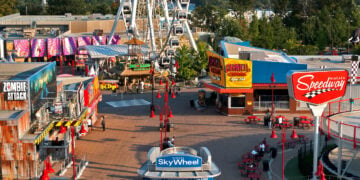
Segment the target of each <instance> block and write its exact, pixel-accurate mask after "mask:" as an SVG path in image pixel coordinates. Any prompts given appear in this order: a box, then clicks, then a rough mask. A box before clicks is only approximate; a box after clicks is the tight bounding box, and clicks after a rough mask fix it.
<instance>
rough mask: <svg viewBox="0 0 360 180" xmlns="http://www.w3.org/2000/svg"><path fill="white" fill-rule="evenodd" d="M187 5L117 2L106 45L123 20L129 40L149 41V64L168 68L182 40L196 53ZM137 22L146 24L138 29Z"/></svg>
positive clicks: (179, 1)
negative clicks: (186, 40) (184, 39)
mask: <svg viewBox="0 0 360 180" xmlns="http://www.w3.org/2000/svg"><path fill="white" fill-rule="evenodd" d="M189 4H190V0H132V1H131V0H119V8H118V11H117V14H116V17H115V20H114V24H113V27H112V30H111V32H110V40H109V42H111V38H112V37H113V35H114V32H115V29H116V26H117V23H118V21H119V19H120V18H122V20H123V22H124V26H125V28H126V34H127V36H128V37H129V39H130V38H132V37H136V38H138V39H141V40H143V41H145V42H148V41H150V52H151V54H152V55H151V60H154V61H155V62H156V63H159V64H160V65H161V66H162V67H165V68H169V67H170V66H171V65H174V64H175V59H174V56H175V52H176V49H177V48H178V47H179V46H180V40H181V39H183V37H186V38H188V40H189V42H190V44H191V46H192V48H193V49H194V50H195V51H197V47H196V43H195V41H194V38H193V36H192V32H191V29H190V27H189V23H188V17H187V16H188V12H189ZM169 7H170V8H169ZM138 18H142V19H144V18H147V22H144V24H142V26H141V27H137V23H136V20H137V19H138ZM154 20H155V21H156V23H155V25H156V26H154ZM155 30H157V32H155ZM141 32H142V33H141ZM185 34H187V36H185Z"/></svg>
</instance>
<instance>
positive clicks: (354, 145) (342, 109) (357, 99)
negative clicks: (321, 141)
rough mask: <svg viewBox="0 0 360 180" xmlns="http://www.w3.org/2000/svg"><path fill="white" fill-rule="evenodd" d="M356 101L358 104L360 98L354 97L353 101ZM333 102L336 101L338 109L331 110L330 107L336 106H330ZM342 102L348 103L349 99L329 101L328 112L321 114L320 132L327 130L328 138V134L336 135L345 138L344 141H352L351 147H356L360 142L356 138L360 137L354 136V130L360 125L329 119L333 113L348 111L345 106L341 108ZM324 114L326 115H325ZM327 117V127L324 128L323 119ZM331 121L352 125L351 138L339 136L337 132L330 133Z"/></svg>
mask: <svg viewBox="0 0 360 180" xmlns="http://www.w3.org/2000/svg"><path fill="white" fill-rule="evenodd" d="M356 101H358V104H360V98H355V99H354V102H356ZM334 103H338V106H337V107H338V109H337V110H336V109H335V110H331V107H336V105H335V106H331V105H332V104H334ZM343 103H348V104H350V102H349V99H346V100H339V101H334V102H330V103H329V104H328V105H329V110H328V111H329V112H328V113H327V114H326V113H323V116H322V119H321V126H320V129H321V131H322V132H325V131H326V132H327V136H328V138H330V136H334V137H337V138H341V139H342V140H345V141H349V142H352V143H353V148H356V146H357V143H360V140H356V138H358V139H360V137H356V131H357V129H358V128H360V126H357V125H353V124H347V123H341V122H338V121H336V120H333V119H331V118H330V117H331V116H332V115H334V114H339V113H345V112H349V110H347V109H346V108H341V105H342V104H343ZM353 111H360V109H357V110H353ZM325 114H326V115H325ZM325 119H327V120H328V121H327V125H328V126H327V129H326V130H324V127H323V122H324V120H325ZM331 122H333V123H337V124H339V125H342V126H347V127H353V128H354V134H353V137H352V138H347V137H340V136H339V134H338V133H332V132H331V131H330V129H331V128H330V126H331Z"/></svg>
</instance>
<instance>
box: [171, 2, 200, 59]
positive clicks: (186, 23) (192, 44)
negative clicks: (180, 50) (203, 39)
mask: <svg viewBox="0 0 360 180" xmlns="http://www.w3.org/2000/svg"><path fill="white" fill-rule="evenodd" d="M176 5H177V8H178V9H179V10H182V7H181V4H180V1H179V0H176ZM184 24H185V28H186V31H187V33H188V34H189V39H190V43H191V46H192V47H193V48H194V50H195V51H196V52H198V49H197V46H196V43H195V41H194V37H193V35H192V33H191V29H190V26H189V23H188V21H187V20H186V21H184Z"/></svg>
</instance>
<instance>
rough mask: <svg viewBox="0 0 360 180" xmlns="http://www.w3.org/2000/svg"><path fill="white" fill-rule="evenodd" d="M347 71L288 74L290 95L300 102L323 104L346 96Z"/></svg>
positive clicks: (291, 72) (312, 71)
mask: <svg viewBox="0 0 360 180" xmlns="http://www.w3.org/2000/svg"><path fill="white" fill-rule="evenodd" d="M348 76H349V73H348V71H347V70H329V71H315V70H308V71H290V72H289V73H288V74H287V83H288V87H289V95H290V97H292V98H294V99H295V100H298V101H303V102H306V103H310V104H323V103H327V102H329V101H332V100H334V99H337V98H340V97H342V96H344V94H345V91H346V84H347V80H348Z"/></svg>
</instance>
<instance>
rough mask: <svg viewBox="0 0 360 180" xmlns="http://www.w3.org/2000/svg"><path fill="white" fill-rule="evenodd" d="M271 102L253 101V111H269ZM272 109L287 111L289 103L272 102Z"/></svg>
mask: <svg viewBox="0 0 360 180" xmlns="http://www.w3.org/2000/svg"><path fill="white" fill-rule="evenodd" d="M271 105H272V102H271V101H254V109H255V110H261V109H271ZM274 107H275V108H276V109H289V108H290V105H289V101H274Z"/></svg>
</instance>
